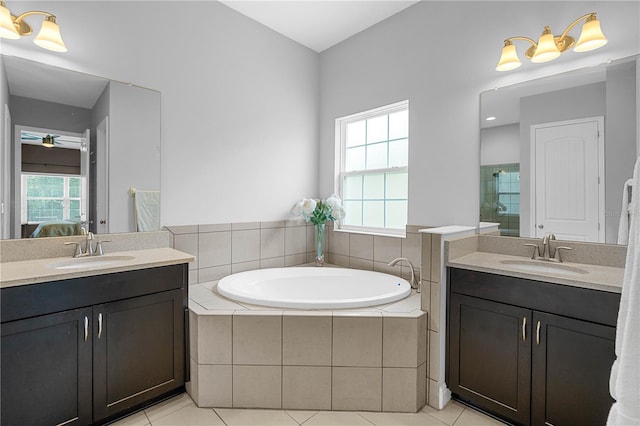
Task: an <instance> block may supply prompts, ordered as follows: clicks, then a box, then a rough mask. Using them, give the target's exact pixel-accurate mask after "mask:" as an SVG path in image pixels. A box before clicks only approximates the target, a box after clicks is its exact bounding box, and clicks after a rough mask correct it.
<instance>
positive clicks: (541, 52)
mask: <svg viewBox="0 0 640 426" xmlns="http://www.w3.org/2000/svg"><path fill="white" fill-rule="evenodd" d="M558 56H560V50H559V49H558V46H556V42H555V40H554V37H553V34H551V31H550V30H549V29H548V27H547V28H545V30H544V33H542V35H541V36H540V40H538V47H537V48H536V53H534V54H533V56H532V57H531V62H536V63H540V62H548V61H552V60H554V59H555V58H557V57H558Z"/></svg>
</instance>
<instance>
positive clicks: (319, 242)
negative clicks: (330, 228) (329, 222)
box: [314, 223, 325, 266]
mask: <svg viewBox="0 0 640 426" xmlns="http://www.w3.org/2000/svg"><path fill="white" fill-rule="evenodd" d="M324 225H325V224H324V223H318V224H316V225H315V226H314V230H315V241H316V266H323V265H324Z"/></svg>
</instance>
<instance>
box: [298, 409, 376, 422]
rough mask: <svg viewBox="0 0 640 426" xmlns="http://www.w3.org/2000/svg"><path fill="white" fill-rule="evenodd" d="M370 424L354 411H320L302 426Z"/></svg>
mask: <svg viewBox="0 0 640 426" xmlns="http://www.w3.org/2000/svg"><path fill="white" fill-rule="evenodd" d="M360 425H363V426H371V425H372V423H371V422H370V421H369V420H367V419H365V418H364V417H362V416H361V415H359V414H358V413H354V412H348V411H345V412H341V411H320V412H318V414H316V415H315V416H313V417H311V418H310V419H309V420H307V421H306V422H304V426H360Z"/></svg>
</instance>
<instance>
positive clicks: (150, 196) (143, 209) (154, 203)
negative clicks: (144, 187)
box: [133, 190, 160, 232]
mask: <svg viewBox="0 0 640 426" xmlns="http://www.w3.org/2000/svg"><path fill="white" fill-rule="evenodd" d="M133 217H134V220H135V222H136V231H138V232H144V231H159V230H160V191H140V190H136V192H135V194H134V196H133Z"/></svg>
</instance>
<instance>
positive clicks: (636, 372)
mask: <svg viewBox="0 0 640 426" xmlns="http://www.w3.org/2000/svg"><path fill="white" fill-rule="evenodd" d="M633 185H634V186H633V188H634V190H635V191H634V193H633V194H632V196H633V200H632V202H631V218H630V222H631V225H630V228H629V245H628V247H627V260H626V264H625V269H624V279H623V281H622V294H621V297H620V311H619V312H618V323H617V328H616V360H615V361H614V363H613V367H612V368H611V380H610V381H609V390H610V392H611V396H612V397H613V399H615V400H616V402H614V404H613V405H612V406H611V411H610V412H609V418H608V419H607V426H631V425H640V368H639V366H640V201H638V200H640V196H639V195H638V194H639V193H640V191H638V190H637V189H638V188H640V157H639V158H638V160H637V161H636V166H635V170H634V172H633Z"/></svg>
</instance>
